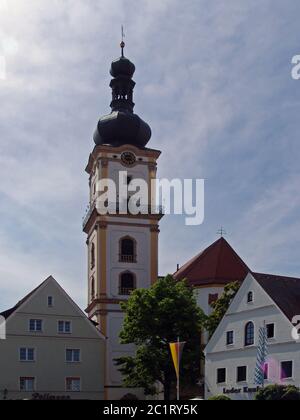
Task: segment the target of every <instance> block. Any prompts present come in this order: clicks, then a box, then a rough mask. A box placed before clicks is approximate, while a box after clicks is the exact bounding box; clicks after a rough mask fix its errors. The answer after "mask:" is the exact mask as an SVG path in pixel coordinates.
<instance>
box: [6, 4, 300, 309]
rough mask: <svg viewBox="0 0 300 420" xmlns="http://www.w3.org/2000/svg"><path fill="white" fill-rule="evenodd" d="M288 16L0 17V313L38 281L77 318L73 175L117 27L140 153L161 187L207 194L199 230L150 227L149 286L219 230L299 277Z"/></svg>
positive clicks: (222, 8) (138, 9) (80, 187)
mask: <svg viewBox="0 0 300 420" xmlns="http://www.w3.org/2000/svg"><path fill="white" fill-rule="evenodd" d="M1 6H4V3H3V2H0V7H1ZM299 8H300V6H299V5H297V3H296V2H294V1H291V0H287V1H286V2H284V3H283V2H281V1H278V0H275V1H269V0H259V1H258V0H257V1H253V0H252V1H250V0H248V1H243V2H241V1H238V0H231V1H230V2H224V1H219V0H214V1H210V2H207V1H204V0H201V1H199V0H191V1H189V2H188V3H186V2H181V1H179V0H165V1H163V2H162V1H158V0H141V1H139V2H133V1H122V0H115V1H113V2H111V1H108V0H101V2H99V1H96V0H90V1H84V0H72V1H71V0H64V1H63V2H62V1H60V0H53V1H52V2H51V3H50V2H41V1H40V0H27V1H26V2H20V1H18V0H10V1H9V2H6V6H5V7H2V11H1V15H0V27H1V33H0V35H1V39H2V40H4V41H3V42H4V46H3V44H2V46H1V48H2V53H3V52H5V58H6V69H7V77H6V80H5V81H0V95H1V103H2V104H3V105H2V107H1V113H0V129H1V138H0V177H1V183H0V200H1V206H0V215H1V220H2V222H1V224H0V234H1V241H0V254H1V258H0V287H1V291H2V297H1V300H0V305H1V306H3V307H6V306H10V305H11V304H13V303H15V301H16V300H17V299H18V298H20V297H22V294H24V293H25V292H28V291H29V290H30V289H31V288H32V287H34V286H36V285H37V284H38V283H39V282H41V281H42V280H43V279H44V278H45V277H47V276H48V275H49V274H54V275H55V277H57V280H58V281H59V282H61V283H62V285H63V286H65V287H67V289H68V291H71V295H72V297H74V298H75V299H76V300H77V301H78V302H79V303H80V304H81V306H82V307H84V306H85V304H86V301H85V300H86V293H85V290H86V261H85V258H86V255H85V237H84V235H83V234H82V232H81V220H82V216H83V214H84V211H85V208H86V205H87V201H88V180H87V176H86V175H85V173H84V168H85V165H86V162H87V159H88V155H89V153H90V152H91V150H92V147H93V142H92V133H93V131H94V128H95V126H96V122H97V119H98V118H99V116H100V115H101V114H105V113H107V112H108V110H109V103H110V90H109V87H108V85H109V81H110V76H109V74H108V70H109V64H110V62H111V60H112V59H114V58H115V57H116V56H117V55H118V54H119V48H118V43H119V40H120V27H121V24H124V26H125V32H126V44H127V45H126V54H127V55H128V56H130V58H131V59H132V60H133V61H134V62H135V64H136V66H137V71H136V75H135V79H136V82H137V87H136V91H135V102H136V111H137V112H138V113H139V114H140V115H141V116H142V117H143V118H144V119H145V120H146V121H148V122H149V123H150V124H151V127H152V129H153V138H152V140H151V143H150V146H152V147H153V148H159V149H161V150H162V151H163V154H162V157H161V159H160V166H159V171H160V172H159V173H160V176H163V177H168V178H174V177H193V178H205V180H206V219H205V223H204V225H202V226H200V227H199V228H197V229H194V228H193V229H191V228H189V227H186V226H184V219H183V218H182V219H181V218H177V217H166V218H165V219H164V220H163V221H162V226H161V247H160V270H161V272H162V273H166V272H169V271H175V269H176V263H177V262H180V263H184V262H185V261H186V259H188V258H189V257H191V256H192V255H193V254H194V253H197V252H199V250H200V249H201V248H202V247H203V246H205V245H207V244H209V243H210V242H211V241H212V240H214V239H216V231H217V230H218V228H219V227H220V225H221V224H223V225H225V228H226V230H227V231H228V232H229V236H228V239H229V241H231V242H232V243H233V244H234V245H236V247H237V250H238V251H240V252H241V254H242V256H243V257H244V258H245V260H246V261H247V260H249V261H250V262H251V263H252V264H253V265H254V266H256V267H259V268H260V269H261V271H265V270H264V267H265V268H266V270H269V271H272V270H280V271H286V272H293V273H299V271H300V266H299V263H298V262H297V261H299V255H298V252H297V247H296V246H295V244H296V243H298V242H297V241H298V240H297V235H296V233H295V232H296V231H297V229H296V228H297V226H298V218H297V215H298V214H299V205H300V203H299V200H298V198H297V185H298V182H299V173H298V171H297V167H298V166H299V164H298V162H299V157H300V156H299V146H298V139H297V128H298V107H297V106H294V105H295V104H297V103H299V101H300V97H299V95H300V94H299V93H298V92H299V89H297V86H298V85H297V82H295V81H293V80H291V77H290V71H291V68H290V62H291V57H292V56H294V55H295V54H297V53H299V51H298V49H299V46H298V39H297V34H298V27H297V21H295V16H297V15H298V14H299ZM291 104H292V106H291ZM277 193H279V194H277ZM183 240H184V242H183ZM170 243H172V250H170ZM183 243H184V245H183ZM247 262H248V261H247ZM254 268H255V267H254Z"/></svg>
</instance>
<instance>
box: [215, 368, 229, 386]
mask: <svg viewBox="0 0 300 420" xmlns="http://www.w3.org/2000/svg"><path fill="white" fill-rule="evenodd" d="M220 371H223V373H224V381H222V382H220V381H219V373H220ZM226 383H227V369H226V368H217V385H224V384H226Z"/></svg>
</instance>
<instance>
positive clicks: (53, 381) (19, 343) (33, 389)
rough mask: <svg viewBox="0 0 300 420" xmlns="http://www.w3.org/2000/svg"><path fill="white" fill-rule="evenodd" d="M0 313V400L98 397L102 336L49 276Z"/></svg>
mask: <svg viewBox="0 0 300 420" xmlns="http://www.w3.org/2000/svg"><path fill="white" fill-rule="evenodd" d="M0 315H1V316H2V317H4V318H5V320H6V339H5V340H0V399H46V400H47V399H87V400H101V399H103V398H104V358H105V355H104V349H105V337H104V336H103V335H102V334H101V333H100V332H99V330H98V329H97V328H96V326H95V325H94V324H93V323H92V322H91V321H90V320H89V319H88V318H87V317H86V316H85V314H84V313H83V312H82V311H81V309H80V308H79V307H78V306H77V305H76V304H75V303H74V301H73V300H72V299H71V298H70V297H69V296H68V295H67V293H66V292H65V291H64V290H63V289H62V287H61V286H60V285H59V284H58V283H57V281H56V280H55V279H54V278H53V277H49V278H48V279H47V280H45V281H44V282H43V283H42V284H41V285H40V286H39V287H37V288H36V289H35V290H33V291H32V292H31V293H30V294H29V295H27V296H26V297H25V298H24V299H22V300H21V301H20V302H19V303H17V305H16V306H15V307H13V308H12V309H10V310H7V311H5V312H2V313H1V314H0Z"/></svg>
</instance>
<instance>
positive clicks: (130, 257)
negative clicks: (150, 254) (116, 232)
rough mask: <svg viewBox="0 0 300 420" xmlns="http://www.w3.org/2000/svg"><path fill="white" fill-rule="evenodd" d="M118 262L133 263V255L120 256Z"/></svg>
mask: <svg viewBox="0 0 300 420" xmlns="http://www.w3.org/2000/svg"><path fill="white" fill-rule="evenodd" d="M120 262H123V263H135V262H136V257H135V256H134V255H120Z"/></svg>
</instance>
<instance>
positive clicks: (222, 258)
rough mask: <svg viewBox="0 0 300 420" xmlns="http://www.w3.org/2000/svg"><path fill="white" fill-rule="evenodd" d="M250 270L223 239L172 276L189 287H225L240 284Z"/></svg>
mask: <svg viewBox="0 0 300 420" xmlns="http://www.w3.org/2000/svg"><path fill="white" fill-rule="evenodd" d="M249 272H251V270H250V269H249V268H248V267H247V265H246V264H245V263H244V261H243V260H242V259H241V258H240V257H239V255H238V254H237V253H236V252H235V250H234V249H233V248H232V247H231V246H230V245H229V243H228V242H227V241H226V239H224V238H220V239H218V240H217V241H216V242H214V243H213V244H212V245H210V246H209V247H208V248H206V249H205V250H204V251H202V252H201V253H200V254H198V255H197V256H196V257H194V258H193V259H192V260H190V261H189V262H187V263H186V264H185V265H184V266H183V267H181V268H180V270H179V271H177V273H175V274H174V277H175V279H176V280H182V279H187V280H188V282H189V284H190V285H191V286H195V287H197V286H198V287H199V286H209V285H213V284H218V285H219V284H220V285H226V284H228V283H231V282H233V281H240V282H242V281H243V280H244V279H245V277H246V276H247V274H248V273H249Z"/></svg>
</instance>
